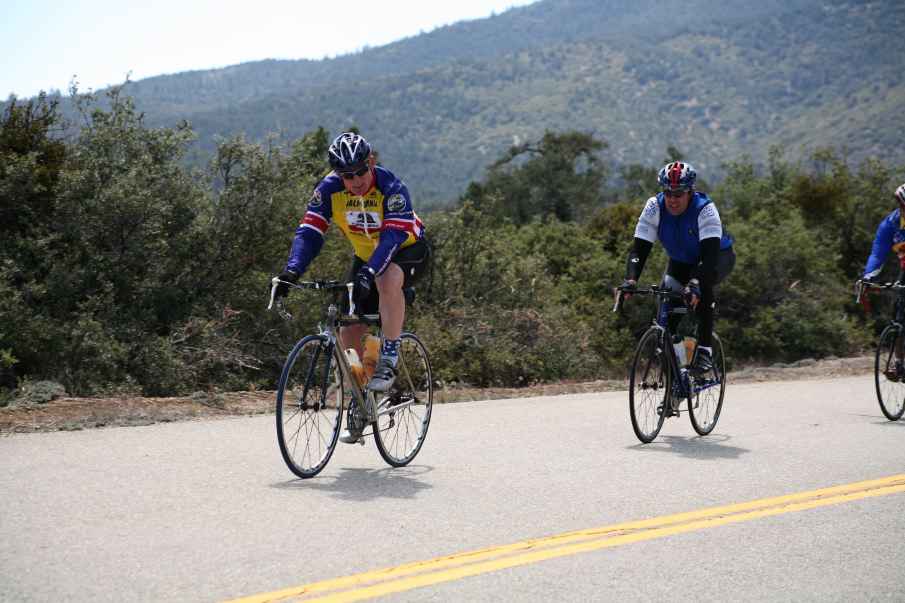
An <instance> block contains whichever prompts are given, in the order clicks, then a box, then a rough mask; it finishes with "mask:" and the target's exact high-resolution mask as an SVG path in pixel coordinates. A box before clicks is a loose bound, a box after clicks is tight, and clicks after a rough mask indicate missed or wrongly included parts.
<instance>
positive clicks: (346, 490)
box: [271, 465, 434, 502]
mask: <svg viewBox="0 0 905 603" xmlns="http://www.w3.org/2000/svg"><path fill="white" fill-rule="evenodd" d="M433 470H434V468H433V467H431V466H429V465H409V466H407V467H397V468H394V467H383V468H380V469H368V468H363V467H354V468H351V467H342V468H340V470H339V471H340V473H339V475H323V476H320V475H319V476H316V477H313V478H311V479H294V480H290V481H286V482H279V483H276V484H272V486H271V487H273V488H279V489H281V490H303V491H311V490H316V491H320V492H325V493H327V494H328V495H329V496H331V497H333V498H339V499H342V500H348V501H352V502H368V501H373V500H379V499H382V498H388V499H396V500H404V499H415V498H417V497H418V495H419V494H420V493H421V492H423V491H424V490H428V489H430V488H433V486H431V485H430V484H426V483H424V482H423V481H421V480H420V479H418V476H419V475H422V474H425V473H428V472H430V471H433Z"/></svg>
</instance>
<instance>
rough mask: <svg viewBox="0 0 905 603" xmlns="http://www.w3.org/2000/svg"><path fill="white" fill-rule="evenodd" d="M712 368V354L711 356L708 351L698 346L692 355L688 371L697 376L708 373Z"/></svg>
mask: <svg viewBox="0 0 905 603" xmlns="http://www.w3.org/2000/svg"><path fill="white" fill-rule="evenodd" d="M712 368H713V356H711V355H710V352H708V351H707V350H704V349H702V348H698V352H697V354H695V356H694V362H693V363H692V365H691V368H689V369H688V372H689V373H690V374H692V375H694V376H696V377H697V376H699V375H703V374H705V373H709V372H710V369H712Z"/></svg>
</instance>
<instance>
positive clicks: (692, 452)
mask: <svg viewBox="0 0 905 603" xmlns="http://www.w3.org/2000/svg"><path fill="white" fill-rule="evenodd" d="M729 439H730V438H729V436H727V435H722V436H721V435H708V436H693V437H682V436H670V435H667V436H662V435H661V436H660V437H659V438H658V439H657V440H656V441H654V442H651V443H650V444H636V445H634V446H626V448H628V449H630V450H632V449H634V450H640V451H641V452H668V453H671V454H677V455H679V456H683V457H686V458H692V459H702V460H706V459H737V458H741V456H742V455H743V454H746V453H748V452H751V451H750V450H748V449H747V448H739V447H738V446H729V445H727V444H725V443H724V442H726V441H727V440H729Z"/></svg>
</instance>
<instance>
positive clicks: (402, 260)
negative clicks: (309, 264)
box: [339, 238, 431, 314]
mask: <svg viewBox="0 0 905 603" xmlns="http://www.w3.org/2000/svg"><path fill="white" fill-rule="evenodd" d="M430 257H431V247H430V245H429V244H428V243H427V241H425V240H424V239H423V238H421V239H419V240H418V241H416V242H415V243H413V244H412V245H409V246H408V247H406V248H404V249H400V250H399V251H397V252H396V255H395V256H394V257H393V259H392V260H391V263H393V264H397V265H398V266H399V267H400V268H402V274H403V280H402V288H403V289H408V288H409V287H414V286H415V285H416V284H417V283H418V282H419V281H420V280H421V278H422V277H423V276H424V274H425V273H426V272H427V266H428V263H429V262H430ZM364 265H365V261H364V260H363V259H361V258H360V257H358V256H357V255H356V256H355V257H354V258H353V259H352V265H351V266H350V267H349V273H348V274H347V275H346V281H347V282H348V281H350V280H352V277H354V276H355V275H356V274H358V271H359V270H361V267H362V266H364ZM356 305H357V306H358V311H359V312H362V313H364V314H376V313H377V312H378V311H379V307H380V295H379V294H378V293H377V286H376V285H375V286H373V287H371V293H370V294H369V295H368V296H367V297H366V298H365V299H364V300H362V301H361V302H360V303H359V304H356ZM339 307H340V310H341V311H342V313H343V314H348V313H349V296H348V295H345V294H343V295H341V296H340V306H339Z"/></svg>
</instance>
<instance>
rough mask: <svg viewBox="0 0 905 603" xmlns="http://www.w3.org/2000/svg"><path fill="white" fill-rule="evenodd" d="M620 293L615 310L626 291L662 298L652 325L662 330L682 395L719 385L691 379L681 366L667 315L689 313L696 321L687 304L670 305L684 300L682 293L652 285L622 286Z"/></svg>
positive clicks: (672, 371)
mask: <svg viewBox="0 0 905 603" xmlns="http://www.w3.org/2000/svg"><path fill="white" fill-rule="evenodd" d="M619 293H620V296H619V298H618V299H617V301H616V306H615V307H614V308H613V310H614V311H618V310H619V309H620V308H621V307H622V301H623V298H622V295H624V294H625V293H631V294H632V295H635V294H641V295H651V296H655V297H659V298H660V309H659V311H658V312H657V316H656V318H654V319H653V321H652V324H651V326H652V327H656V328H657V329H660V331H661V334H660V339H661V341H663V347H664V349H665V350H666V357H667V358H668V362H669V367H670V372H671V373H672V376H673V377H674V378H675V381H674V383H677V384H678V387H679V392H678V393H679V394H680V395H681V396H682V397H686V396H689V395H691V396H694V395H696V394H699V393H701V392H702V391H704V390H705V389H709V388H711V387H716V386H717V385H719V381H714V380H708V381H704V382H702V381H700V380H698V379H690V378H689V376H688V370H687V369H684V368H682V367H680V366H679V358H678V357H677V355H676V350H675V348H674V347H673V345H672V336H673V332H672V331H671V330H670V329H669V322H668V321H667V317H668V316H669V315H670V314H678V315H687V316H688V317H689V318H690V319H691V320H692V321H693V322H695V319H694V312H693V311H689V308H687V307H685V306H681V307H670V305H669V302H670V301H683V302H684V298H683V296H682V295H681V294H679V293H676V292H675V291H671V290H668V289H658V288H656V287H651V288H650V289H625V288H620V289H619ZM689 388H690V391H689Z"/></svg>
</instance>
